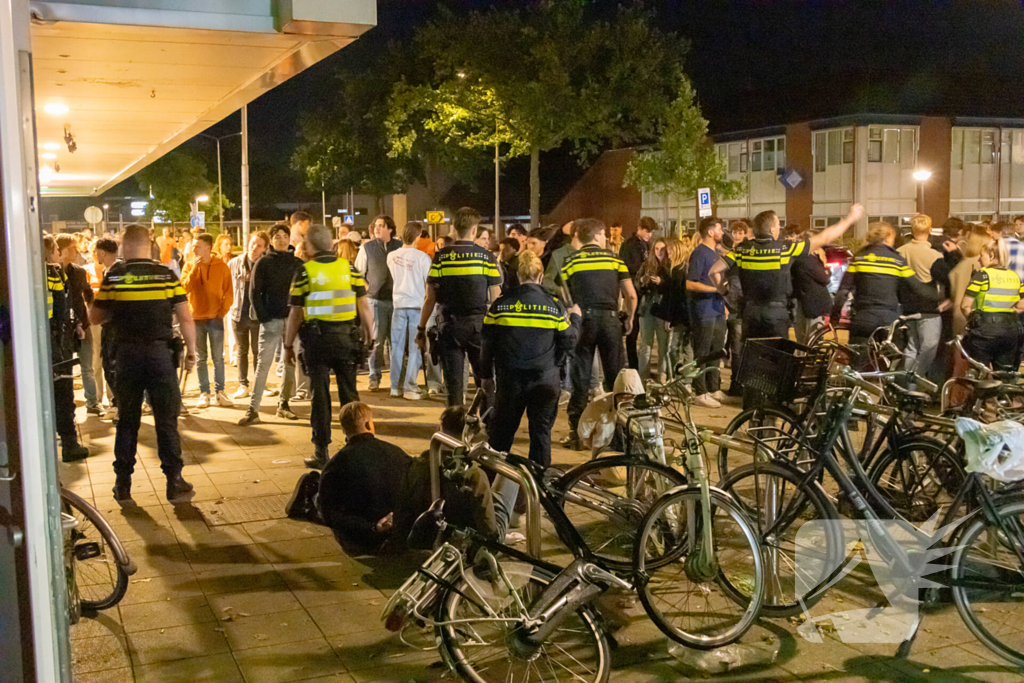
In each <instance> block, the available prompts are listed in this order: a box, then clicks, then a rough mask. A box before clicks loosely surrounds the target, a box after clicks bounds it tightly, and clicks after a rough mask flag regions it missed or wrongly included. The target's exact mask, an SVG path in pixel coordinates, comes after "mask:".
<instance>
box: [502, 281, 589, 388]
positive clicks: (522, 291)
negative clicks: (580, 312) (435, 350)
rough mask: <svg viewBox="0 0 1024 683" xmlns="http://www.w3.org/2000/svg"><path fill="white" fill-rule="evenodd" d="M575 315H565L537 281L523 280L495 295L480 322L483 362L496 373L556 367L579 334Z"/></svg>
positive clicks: (578, 320) (533, 370) (561, 308)
mask: <svg viewBox="0 0 1024 683" xmlns="http://www.w3.org/2000/svg"><path fill="white" fill-rule="evenodd" d="M579 323H580V318H579V316H576V315H573V316H571V319H570V316H568V315H567V314H566V312H565V308H563V307H562V304H560V303H558V302H557V301H555V300H554V299H553V298H552V297H551V295H550V294H548V293H547V292H546V291H544V288H543V287H541V286H540V285H539V284H534V283H527V284H523V285H519V286H518V287H515V288H513V289H512V290H511V291H509V292H508V293H507V294H504V295H502V296H500V297H498V298H497V299H496V300H495V302H494V303H493V304H491V307H490V309H489V310H488V311H487V315H485V316H484V326H483V346H484V348H483V355H482V359H483V364H484V367H485V368H487V369H488V370H490V368H491V367H492V366H493V367H494V368H495V369H496V370H497V371H498V372H499V373H502V372H509V371H517V372H535V371H543V370H553V369H555V368H558V367H559V365H560V364H561V362H562V359H563V358H564V356H565V354H566V353H568V352H569V351H571V350H572V348H573V347H574V346H575V345H576V340H577V338H578V337H579Z"/></svg>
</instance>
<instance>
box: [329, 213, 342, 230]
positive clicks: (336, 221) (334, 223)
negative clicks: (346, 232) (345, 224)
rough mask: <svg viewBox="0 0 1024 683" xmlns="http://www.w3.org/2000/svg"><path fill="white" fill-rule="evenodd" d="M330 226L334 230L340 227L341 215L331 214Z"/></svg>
mask: <svg viewBox="0 0 1024 683" xmlns="http://www.w3.org/2000/svg"><path fill="white" fill-rule="evenodd" d="M331 226H332V227H333V228H334V229H335V230H337V229H338V228H340V227H341V216H333V217H331Z"/></svg>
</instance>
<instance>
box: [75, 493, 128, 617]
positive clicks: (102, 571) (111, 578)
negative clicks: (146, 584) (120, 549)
mask: <svg viewBox="0 0 1024 683" xmlns="http://www.w3.org/2000/svg"><path fill="white" fill-rule="evenodd" d="M60 496H61V501H62V502H63V504H64V509H65V512H67V513H68V514H69V515H72V516H73V517H74V518H75V519H76V520H78V525H77V526H76V527H75V528H74V529H72V530H71V538H70V543H71V544H72V547H71V548H70V549H69V550H70V553H71V557H72V558H73V560H72V561H73V562H74V565H75V577H76V582H77V584H78V592H79V594H80V596H81V603H82V609H83V610H86V611H96V610H104V609H110V608H111V607H113V606H114V605H116V604H117V603H119V602H120V601H121V598H123V597H124V594H125V592H126V591H127V590H128V574H127V573H125V570H124V567H122V566H121V565H120V564H118V562H117V558H116V557H115V556H114V551H113V543H114V542H115V541H114V540H113V539H112V538H110V536H109V535H108V534H112V533H113V532H111V531H110V530H109V527H108V526H107V525H106V524H105V523H104V521H103V517H102V516H101V515H100V513H99V512H97V511H96V510H95V509H94V508H93V507H92V506H91V505H89V504H88V503H86V502H85V501H84V500H82V499H81V498H80V497H79V496H77V495H75V494H74V493H72V492H70V491H66V490H62V491H61V494H60Z"/></svg>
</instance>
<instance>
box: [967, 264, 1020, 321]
mask: <svg viewBox="0 0 1024 683" xmlns="http://www.w3.org/2000/svg"><path fill="white" fill-rule="evenodd" d="M967 294H968V295H969V296H973V297H974V310H976V311H981V312H982V313H1013V312H1014V310H1013V308H1014V306H1016V305H1017V302H1018V301H1020V299H1021V296H1022V295H1024V287H1022V286H1021V281H1020V278H1019V277H1018V276H1017V273H1015V272H1013V271H1012V270H1004V269H1002V268H982V269H981V270H979V271H977V272H976V273H974V277H973V278H972V279H971V284H969V285H967Z"/></svg>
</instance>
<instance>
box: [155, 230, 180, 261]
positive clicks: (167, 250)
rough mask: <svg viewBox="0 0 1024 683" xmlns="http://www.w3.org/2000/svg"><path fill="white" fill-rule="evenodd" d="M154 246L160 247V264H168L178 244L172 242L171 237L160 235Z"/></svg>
mask: <svg viewBox="0 0 1024 683" xmlns="http://www.w3.org/2000/svg"><path fill="white" fill-rule="evenodd" d="M156 246H158V247H160V263H170V262H171V261H172V260H174V250H175V248H176V247H177V246H178V243H177V242H175V241H174V238H173V237H164V236H163V235H160V237H157V238H156Z"/></svg>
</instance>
